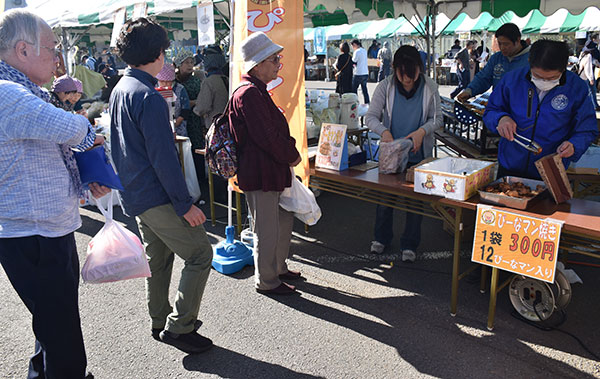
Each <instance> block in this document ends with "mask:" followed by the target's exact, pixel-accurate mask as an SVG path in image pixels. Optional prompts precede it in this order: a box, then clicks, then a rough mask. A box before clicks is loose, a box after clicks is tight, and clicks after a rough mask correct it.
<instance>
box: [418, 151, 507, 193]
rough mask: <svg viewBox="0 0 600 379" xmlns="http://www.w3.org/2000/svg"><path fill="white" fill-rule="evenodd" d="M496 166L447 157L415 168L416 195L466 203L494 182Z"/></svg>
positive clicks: (484, 162) (492, 163) (472, 160)
mask: <svg viewBox="0 0 600 379" xmlns="http://www.w3.org/2000/svg"><path fill="white" fill-rule="evenodd" d="M496 171H497V167H496V163H495V162H486V161H480V160H477V159H466V158H454V157H446V158H441V159H438V160H435V161H433V162H429V163H426V164H424V165H421V166H418V167H416V168H415V192H419V193H424V194H427V195H437V196H443V197H447V198H449V199H454V200H466V199H468V198H469V197H471V196H473V195H474V194H475V193H477V190H478V189H479V188H481V187H483V186H485V185H486V184H488V183H490V182H491V181H493V180H494V179H495V178H496Z"/></svg>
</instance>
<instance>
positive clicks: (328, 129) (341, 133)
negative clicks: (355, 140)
mask: <svg viewBox="0 0 600 379" xmlns="http://www.w3.org/2000/svg"><path fill="white" fill-rule="evenodd" d="M346 128H347V126H346V125H342V124H323V125H322V126H321V135H320V136H319V145H318V147H317V157H316V158H315V166H316V167H319V168H328V169H331V170H338V171H342V170H345V169H347V168H348V139H347V138H346Z"/></svg>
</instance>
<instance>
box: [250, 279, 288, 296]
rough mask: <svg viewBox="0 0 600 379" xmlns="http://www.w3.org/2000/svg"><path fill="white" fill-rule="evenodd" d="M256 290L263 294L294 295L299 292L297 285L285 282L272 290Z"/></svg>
mask: <svg viewBox="0 0 600 379" xmlns="http://www.w3.org/2000/svg"><path fill="white" fill-rule="evenodd" d="M256 292H258V293H260V294H263V295H293V294H295V293H297V292H296V287H294V286H292V285H290V284H287V283H283V282H282V283H281V284H280V285H279V286H278V287H275V288H273V289H270V290H261V289H258V288H257V289H256Z"/></svg>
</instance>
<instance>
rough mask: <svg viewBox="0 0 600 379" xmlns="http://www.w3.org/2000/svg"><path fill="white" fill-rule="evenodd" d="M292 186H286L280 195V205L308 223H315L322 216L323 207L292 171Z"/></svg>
mask: <svg viewBox="0 0 600 379" xmlns="http://www.w3.org/2000/svg"><path fill="white" fill-rule="evenodd" d="M292 175H293V176H294V179H292V186H291V187H286V188H285V189H284V190H283V192H282V193H281V196H279V206H280V207H281V208H283V209H285V210H286V211H288V212H293V213H294V216H295V217H296V218H297V219H298V220H300V221H302V222H304V223H305V224H307V225H315V224H316V223H317V221H319V219H320V218H321V208H319V204H317V200H316V199H315V194H313V193H312V191H311V190H310V189H308V188H307V187H306V186H305V185H304V184H302V182H301V181H300V180H298V178H296V176H295V175H294V173H293V171H292Z"/></svg>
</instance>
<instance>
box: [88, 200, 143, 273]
mask: <svg viewBox="0 0 600 379" xmlns="http://www.w3.org/2000/svg"><path fill="white" fill-rule="evenodd" d="M107 196H110V197H111V199H110V200H109V201H108V203H109V204H112V196H113V194H112V192H111V193H110V194H109V195H107ZM94 200H95V201H96V205H97V206H98V209H100V212H102V214H103V215H104V217H105V218H106V223H105V224H104V226H103V227H102V229H100V231H99V232H98V233H97V234H96V235H95V236H94V238H92V240H91V241H90V242H89V243H88V249H87V258H86V259H85V263H84V264H83V268H82V269H81V277H82V278H83V281H84V282H87V283H106V282H114V281H117V280H125V279H132V278H142V277H149V276H150V275H151V274H150V266H149V265H148V261H147V260H146V254H145V253H144V246H143V245H142V243H141V242H140V239H139V238H138V237H137V236H136V235H135V234H133V233H132V232H130V231H129V230H127V229H125V228H124V227H122V226H121V225H119V224H118V223H117V222H115V221H114V220H113V218H112V216H113V207H112V206H109V207H108V209H104V208H103V207H102V205H101V204H100V201H99V200H97V199H94Z"/></svg>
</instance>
